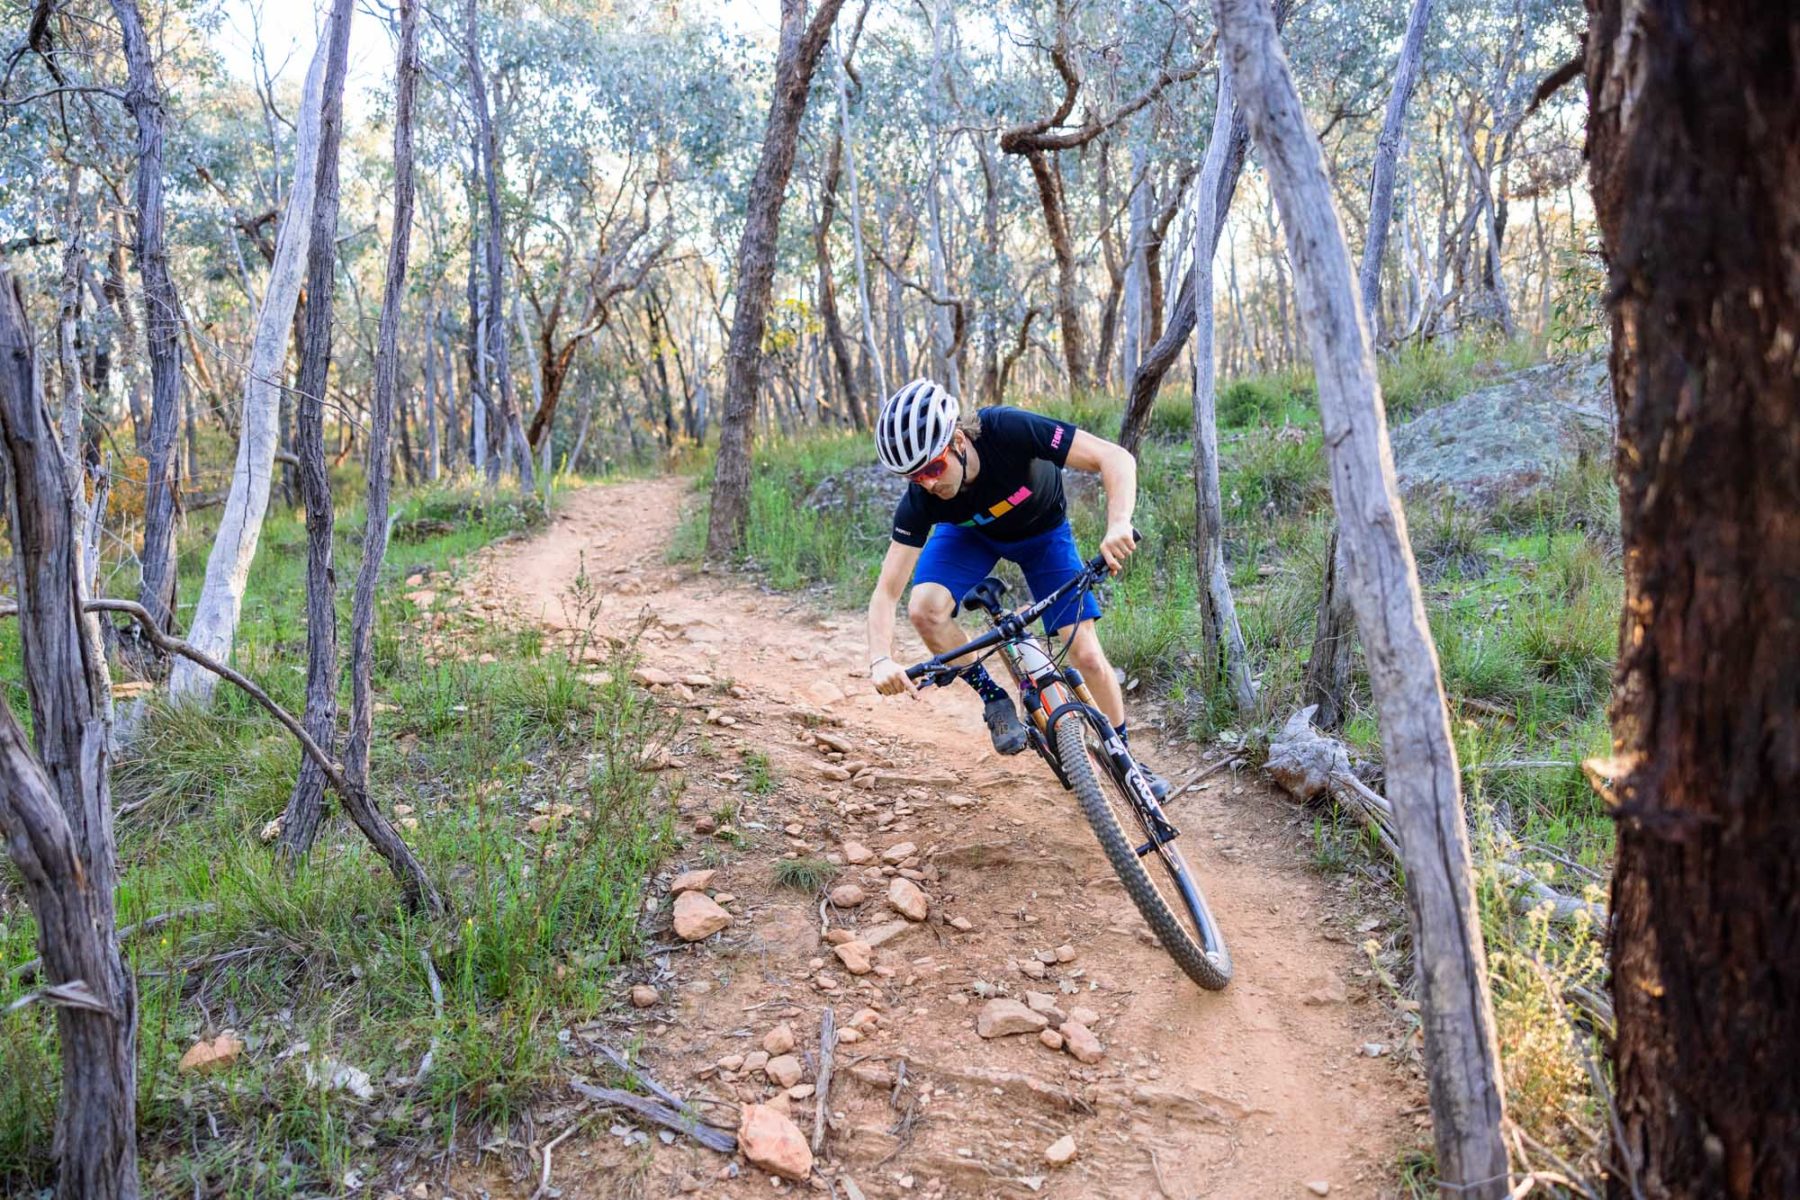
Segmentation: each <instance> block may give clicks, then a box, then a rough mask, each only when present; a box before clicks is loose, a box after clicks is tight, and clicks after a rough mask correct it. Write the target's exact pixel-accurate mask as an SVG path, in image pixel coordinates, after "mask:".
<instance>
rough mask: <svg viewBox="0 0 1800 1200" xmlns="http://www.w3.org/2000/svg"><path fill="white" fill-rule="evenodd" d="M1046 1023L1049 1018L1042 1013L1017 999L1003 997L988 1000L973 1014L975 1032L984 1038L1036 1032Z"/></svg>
mask: <svg viewBox="0 0 1800 1200" xmlns="http://www.w3.org/2000/svg"><path fill="white" fill-rule="evenodd" d="M1048 1024H1050V1019H1049V1018H1048V1017H1046V1016H1044V1014H1043V1013H1034V1012H1032V1011H1031V1010H1030V1009H1029V1008H1026V1007H1025V1006H1024V1005H1023V1004H1020V1003H1019V1002H1018V1001H1017V1000H1010V999H1007V998H1005V997H997V998H995V999H993V1000H989V1001H988V1002H987V1003H986V1004H984V1005H982V1006H981V1011H980V1012H979V1013H977V1014H976V1015H975V1032H976V1033H978V1034H980V1035H981V1036H982V1037H984V1038H997V1037H1007V1036H1009V1035H1011V1034H1015V1033H1036V1032H1037V1031H1038V1030H1040V1029H1043V1028H1044V1027H1045V1026H1046V1025H1048Z"/></svg>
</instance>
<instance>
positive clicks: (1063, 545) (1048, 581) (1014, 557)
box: [913, 521, 1100, 636]
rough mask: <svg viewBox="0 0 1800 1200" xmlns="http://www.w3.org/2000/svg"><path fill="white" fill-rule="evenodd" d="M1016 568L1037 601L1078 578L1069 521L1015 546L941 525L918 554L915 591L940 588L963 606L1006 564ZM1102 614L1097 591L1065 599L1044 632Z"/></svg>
mask: <svg viewBox="0 0 1800 1200" xmlns="http://www.w3.org/2000/svg"><path fill="white" fill-rule="evenodd" d="M1003 558H1004V559H1007V560H1008V561H1010V562H1014V563H1017V564H1018V565H1019V569H1020V570H1021V571H1023V572H1024V573H1025V582H1026V584H1027V585H1029V586H1030V588H1031V598H1032V599H1033V600H1037V599H1040V598H1042V597H1044V596H1048V595H1049V594H1050V593H1051V592H1054V591H1055V590H1056V589H1057V588H1059V587H1061V586H1062V585H1063V584H1065V583H1067V582H1069V580H1071V579H1073V578H1074V577H1075V576H1076V575H1077V574H1078V573H1079V572H1080V571H1081V568H1082V566H1083V565H1084V564H1083V563H1082V561H1081V553H1080V552H1079V551H1078V550H1076V549H1075V531H1074V530H1073V529H1072V528H1070V527H1069V523H1068V522H1067V521H1064V522H1063V523H1062V524H1061V525H1058V526H1057V527H1056V528H1055V529H1052V530H1049V531H1048V532H1045V533H1040V534H1037V535H1036V536H1034V537H1028V538H1024V539H1022V540H1020V541H1016V542H1000V541H995V540H994V539H993V538H990V537H988V536H987V535H986V534H984V533H981V532H979V531H978V530H975V529H973V528H970V527H969V526H967V525H937V526H934V527H933V528H932V530H931V536H930V537H929V538H927V539H926V541H925V548H924V549H923V550H922V551H920V552H919V565H918V566H917V567H915V568H914V569H913V586H914V587H917V586H918V585H919V584H921V583H935V584H939V585H941V586H942V587H944V588H945V589H947V590H948V591H949V593H950V595H951V596H953V597H955V599H956V602H957V603H958V604H961V603H962V598H963V597H964V596H966V595H968V593H969V589H970V588H972V587H974V586H975V585H976V584H978V583H980V582H981V581H982V580H983V579H985V578H987V576H988V574H989V573H990V572H992V571H993V569H994V564H995V563H997V562H999V561H1000V560H1001V559H1003ZM1099 615H1100V602H1099V601H1098V600H1096V599H1094V594H1093V592H1092V591H1087V592H1083V593H1081V594H1080V595H1079V596H1065V597H1063V598H1062V600H1060V601H1058V602H1057V604H1056V607H1054V608H1052V609H1050V610H1049V611H1048V612H1046V613H1045V614H1044V631H1045V632H1046V633H1048V634H1050V635H1052V636H1054V635H1055V634H1056V632H1057V630H1059V629H1062V628H1064V627H1066V626H1069V625H1073V624H1075V623H1076V622H1077V621H1091V620H1094V619H1096V618H1097V617H1099Z"/></svg>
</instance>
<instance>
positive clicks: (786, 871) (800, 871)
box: [775, 858, 837, 893]
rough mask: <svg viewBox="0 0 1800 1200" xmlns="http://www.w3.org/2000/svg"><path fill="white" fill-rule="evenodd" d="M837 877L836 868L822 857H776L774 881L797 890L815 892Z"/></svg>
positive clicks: (781, 885) (778, 884)
mask: <svg viewBox="0 0 1800 1200" xmlns="http://www.w3.org/2000/svg"><path fill="white" fill-rule="evenodd" d="M836 877H837V868H836V867H834V866H832V865H831V864H830V863H828V862H826V861H825V860H824V859H822V858H778V859H776V860H775V883H776V885H777V886H779V887H784V888H792V889H793V890H795V891H797V892H807V893H812V892H817V891H820V890H822V889H823V888H824V887H825V885H826V884H828V883H830V882H831V881H832V880H833V879H835V878H836Z"/></svg>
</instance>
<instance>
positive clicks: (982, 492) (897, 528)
mask: <svg viewBox="0 0 1800 1200" xmlns="http://www.w3.org/2000/svg"><path fill="white" fill-rule="evenodd" d="M973 440H974V444H975V453H976V454H977V455H979V456H980V460H981V473H980V474H978V475H976V477H975V478H974V479H972V480H970V481H969V482H968V484H967V485H966V486H965V487H964V488H963V490H962V491H961V492H960V493H958V494H957V495H956V496H954V497H952V498H951V499H949V500H940V499H938V498H937V497H936V496H934V495H932V494H931V493H930V492H928V491H926V490H925V489H924V488H922V487H920V486H919V485H918V484H916V483H915V484H910V485H909V486H908V487H907V489H906V493H905V494H904V495H902V496H901V497H900V503H899V504H898V505H897V506H896V507H895V509H894V540H895V541H896V542H899V543H900V544H901V545H903V546H923V545H924V544H925V539H926V537H927V536H928V535H929V534H930V533H931V527H932V526H933V525H938V524H945V523H948V524H951V525H967V526H970V527H972V528H974V529H977V530H979V531H980V532H981V533H984V534H986V535H987V536H988V537H991V538H993V539H994V540H995V541H997V542H1017V541H1022V540H1024V539H1025V538H1029V537H1036V536H1037V535H1038V534H1040V533H1045V532H1048V531H1049V530H1051V529H1054V528H1056V526H1058V525H1059V524H1061V523H1062V522H1063V521H1064V520H1066V519H1067V517H1068V509H1067V506H1066V504H1065V502H1064V499H1063V485H1062V468H1063V463H1064V462H1066V461H1067V460H1068V457H1069V445H1070V443H1072V442H1073V441H1074V440H1075V427H1074V426H1073V425H1070V424H1069V423H1068V422H1066V421H1056V420H1052V419H1051V418H1049V417H1045V416H1040V415H1039V414H1037V413H1032V412H1025V411H1024V410H1023V409H1017V408H1007V407H1003V406H1002V407H995V408H984V409H982V410H981V432H980V433H979V434H977V435H976V436H975V438H974V439H973Z"/></svg>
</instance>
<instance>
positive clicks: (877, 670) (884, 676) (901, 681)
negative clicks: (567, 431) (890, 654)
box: [869, 658, 919, 700]
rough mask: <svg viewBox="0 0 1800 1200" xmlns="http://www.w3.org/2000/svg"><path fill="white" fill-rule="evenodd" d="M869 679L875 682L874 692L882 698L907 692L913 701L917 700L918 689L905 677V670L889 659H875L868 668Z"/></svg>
mask: <svg viewBox="0 0 1800 1200" xmlns="http://www.w3.org/2000/svg"><path fill="white" fill-rule="evenodd" d="M869 678H870V679H872V680H874V681H875V690H876V691H878V692H880V693H881V694H882V695H884V696H898V695H900V694H901V693H902V692H908V693H911V695H912V697H913V699H915V700H916V699H918V698H919V689H918V688H917V687H915V686H914V685H913V681H912V680H910V679H908V678H907V677H906V668H905V667H903V666H901V665H900V664H899V663H897V662H895V661H894V660H893V659H891V658H878V659H876V660H875V662H874V663H873V665H871V666H870V667H869Z"/></svg>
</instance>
